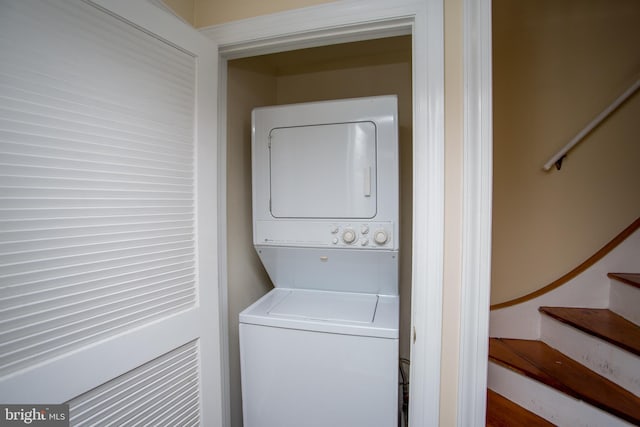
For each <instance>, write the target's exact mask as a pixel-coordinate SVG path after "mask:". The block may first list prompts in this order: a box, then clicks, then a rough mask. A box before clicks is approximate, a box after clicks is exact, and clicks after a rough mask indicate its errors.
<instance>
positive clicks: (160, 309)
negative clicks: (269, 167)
mask: <svg viewBox="0 0 640 427" xmlns="http://www.w3.org/2000/svg"><path fill="white" fill-rule="evenodd" d="M215 55H216V54H215V50H214V48H213V46H211V44H210V42H209V41H207V40H205V39H204V37H202V36H200V35H199V34H198V33H197V32H196V31H195V30H193V29H192V28H189V27H187V26H186V25H184V24H182V23H181V22H180V21H178V20H177V19H175V18H173V17H171V16H170V15H168V14H167V13H166V12H164V11H163V10H161V9H160V8H159V7H157V6H155V5H153V4H151V3H147V2H145V1H119V0H96V1H95V2H88V1H82V0H0V403H19V404H27V403H32V404H36V403H69V405H70V415H71V424H72V425H96V424H97V425H100V424H103V425H198V424H202V425H207V426H214V425H220V423H221V418H222V416H221V412H222V411H221V386H220V384H221V381H220V367H221V362H220V346H219V342H220V337H219V333H220V331H219V321H218V285H217V283H218V282H217V236H216V228H217V222H216V198H217V193H216V191H217V189H216V186H217V183H216V166H215V165H216V147H215V136H216V135H215V120H216V115H217V112H216V90H215V89H216V82H217V77H216V66H217V65H216V56H215Z"/></svg>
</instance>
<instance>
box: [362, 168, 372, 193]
mask: <svg viewBox="0 0 640 427" xmlns="http://www.w3.org/2000/svg"><path fill="white" fill-rule="evenodd" d="M364 197H371V166H367V167H366V168H364Z"/></svg>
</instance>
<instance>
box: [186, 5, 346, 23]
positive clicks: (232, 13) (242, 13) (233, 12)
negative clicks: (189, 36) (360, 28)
mask: <svg viewBox="0 0 640 427" xmlns="http://www.w3.org/2000/svg"><path fill="white" fill-rule="evenodd" d="M193 1H194V4H195V21H194V22H195V27H196V28H202V27H206V26H209V25H214V24H220V23H222V22H230V21H236V20H238V19H244V18H250V17H253V16H259V15H267V14H270V13H276V12H282V11H285V10H290V9H299V8H302V7H307V6H313V5H317V4H321V3H330V2H331V1H333V0H269V1H265V0H241V1H229V0H193Z"/></svg>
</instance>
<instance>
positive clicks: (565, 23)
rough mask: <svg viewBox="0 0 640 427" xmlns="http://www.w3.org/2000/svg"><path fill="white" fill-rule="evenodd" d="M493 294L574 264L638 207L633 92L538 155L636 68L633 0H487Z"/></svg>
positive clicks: (639, 152) (527, 285)
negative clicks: (549, 166)
mask: <svg viewBox="0 0 640 427" xmlns="http://www.w3.org/2000/svg"><path fill="white" fill-rule="evenodd" d="M493 5H494V6H493V7H494V14H493V39H494V41H493V49H494V64H493V79H494V85H493V93H494V205H493V266H492V271H493V277H492V289H491V292H492V298H491V301H492V303H494V304H495V303H500V302H503V301H507V300H509V299H513V298H515V297H519V296H523V295H526V294H528V293H530V292H532V291H535V290H537V289H539V288H541V287H543V286H545V285H547V284H549V283H550V282H552V281H553V280H555V279H557V278H559V277H560V276H561V275H563V274H564V273H566V272H567V271H569V270H571V269H572V268H574V267H576V266H577V265H578V264H580V263H581V262H582V261H584V260H585V259H586V258H588V257H589V256H590V255H592V254H594V253H595V252H596V251H597V250H598V249H599V248H600V247H602V246H603V245H604V244H605V243H606V242H608V241H609V240H610V239H612V238H613V237H614V236H615V235H616V234H617V233H619V232H620V231H621V230H622V229H624V228H625V227H626V226H628V225H629V224H631V222H633V220H634V219H636V218H637V217H638V216H640V197H639V196H640V192H639V190H638V188H639V187H638V183H640V167H638V165H639V164H640V163H639V161H640V143H639V142H638V141H639V140H638V135H639V134H640V121H639V120H638V119H639V118H640V95H639V94H636V95H635V96H634V97H633V98H632V99H630V100H629V101H628V102H627V103H626V104H624V105H623V106H622V107H621V108H620V109H619V110H618V111H617V112H616V113H614V115H613V116H611V117H610V118H609V119H608V120H607V121H606V122H604V123H603V124H602V125H601V126H600V127H598V128H597V129H596V130H595V131H593V132H592V133H591V134H590V135H589V136H588V137H587V138H586V139H585V140H584V142H583V143H582V144H581V145H579V146H578V147H577V148H576V149H575V150H574V151H572V152H571V153H570V154H569V156H568V158H567V159H566V160H565V161H564V163H563V166H562V169H561V170H560V171H556V170H555V169H554V170H553V171H551V172H543V171H542V170H541V169H542V165H543V164H544V163H546V161H547V160H548V158H549V157H550V156H551V155H553V154H554V153H555V151H557V150H558V149H559V148H561V147H562V146H563V145H564V144H566V143H567V142H568V141H569V140H570V139H571V138H572V137H573V136H574V135H575V134H576V133H577V132H578V131H580V130H581V129H582V127H583V126H584V125H586V124H587V123H588V122H589V121H590V120H591V118H593V117H595V116H596V115H597V114H598V113H599V112H600V111H601V110H602V109H604V108H605V107H606V106H607V105H608V103H610V102H611V101H612V100H613V99H614V98H615V97H616V96H617V95H618V94H619V93H621V92H622V91H624V90H625V89H626V88H627V87H628V86H629V85H630V84H631V83H632V82H633V81H635V79H637V78H638V74H637V73H639V72H640V25H639V23H640V20H639V18H640V2H638V1H637V0H589V1H584V0H564V1H561V2H558V1H556V0H535V1H533V0H525V1H523V0H494V2H493Z"/></svg>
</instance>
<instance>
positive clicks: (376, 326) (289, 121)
mask: <svg viewBox="0 0 640 427" xmlns="http://www.w3.org/2000/svg"><path fill="white" fill-rule="evenodd" d="M252 119H253V122H252V123H253V129H252V170H253V176H252V182H253V236H254V246H255V248H256V250H257V252H258V255H259V256H260V260H261V261H262V263H263V264H264V266H265V269H266V270H267V272H268V274H269V276H270V278H271V280H272V281H273V283H274V285H275V289H273V290H272V291H271V292H269V293H268V294H267V295H265V296H264V297H262V298H261V299H259V300H258V301H256V302H255V303H254V304H252V305H251V306H250V307H248V308H247V309H246V310H244V311H243V312H242V313H240V357H241V377H242V405H243V417H244V426H245V427H286V426H291V427H294V426H295V427H301V426H305V427H306V426H309V427H311V426H323V427H324V426H332V427H341V426H344V427H347V426H348V427H358V426H362V427H375V426H380V427H383V426H384V427H390V426H395V425H397V419H398V418H397V413H398V412H397V406H398V394H397V393H398V375H397V372H398V338H399V332H398V322H399V321H398V318H399V299H398V243H399V239H398V237H399V233H398V139H397V138H398V137H397V99H396V97H395V96H383V97H370V98H356V99H349V100H339V101H325V102H316V103H305V104H295V105H286V106H274V107H264V108H257V109H255V110H254V111H253V117H252Z"/></svg>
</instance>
